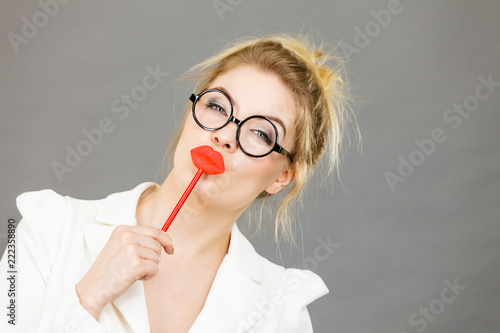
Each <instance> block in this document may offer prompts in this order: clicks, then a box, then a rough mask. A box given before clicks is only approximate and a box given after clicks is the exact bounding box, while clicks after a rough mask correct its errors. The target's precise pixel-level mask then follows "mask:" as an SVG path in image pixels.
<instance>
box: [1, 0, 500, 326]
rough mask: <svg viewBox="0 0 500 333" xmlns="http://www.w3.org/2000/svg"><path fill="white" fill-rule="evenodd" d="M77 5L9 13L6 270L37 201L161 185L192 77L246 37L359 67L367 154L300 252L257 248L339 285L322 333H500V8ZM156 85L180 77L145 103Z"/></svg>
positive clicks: (322, 194)
mask: <svg viewBox="0 0 500 333" xmlns="http://www.w3.org/2000/svg"><path fill="white" fill-rule="evenodd" d="M63 2H64V1H62V0H60V2H59V3H56V2H54V1H48V0H47V1H44V0H42V1H41V2H39V3H38V2H36V1H21V2H20V1H14V0H4V1H2V3H1V5H0V36H1V38H0V71H1V72H0V108H1V112H2V121H1V122H0V147H1V161H0V170H1V174H0V182H1V190H2V200H1V201H0V208H1V212H2V216H1V221H2V223H1V225H2V230H1V232H2V234H1V237H2V238H1V239H0V240H1V241H2V244H1V251H2V252H3V249H4V248H5V244H6V243H5V241H6V226H7V220H8V218H9V217H14V219H16V221H18V220H19V218H20V216H19V213H18V211H17V208H16V205H15V198H16V196H17V195H19V194H20V193H22V192H25V191H31V190H39V189H44V188H51V189H53V190H55V191H56V192H58V193H60V194H63V195H69V196H72V197H77V198H82V199H96V198H103V197H105V196H107V195H108V194H110V193H113V192H117V191H123V190H127V189H131V188H132V187H134V186H135V185H137V184H139V183H140V182H143V181H150V180H155V178H154V177H155V174H156V171H157V168H158V166H159V162H160V158H161V155H162V152H163V149H164V148H165V146H166V143H167V141H168V138H169V135H171V133H172V132H173V131H174V129H175V127H176V124H175V120H176V119H177V120H178V119H179V118H180V116H179V115H180V112H181V110H182V107H183V105H184V104H185V102H187V97H188V93H190V92H189V91H183V90H182V89H179V90H178V91H177V92H176V87H177V85H176V82H175V78H177V77H178V76H179V75H180V74H181V73H183V72H184V71H185V70H186V69H187V68H189V67H190V66H192V65H194V64H196V63H198V62H199V61H201V60H203V59H205V58H206V57H208V56H209V55H211V54H212V53H213V52H215V51H216V50H217V49H218V48H220V47H221V46H223V45H224V44H225V43H226V41H233V40H235V38H238V37H243V36H248V35H265V34H269V33H276V32H299V31H301V30H303V31H305V32H309V33H311V34H312V36H313V37H314V38H315V39H316V40H324V41H325V42H327V43H329V44H332V45H337V46H338V50H339V52H340V53H341V55H343V56H344V57H345V58H346V59H347V60H349V62H350V71H349V73H350V78H351V81H352V85H353V93H354V97H355V98H356V99H358V100H359V101H360V102H359V103H357V104H356V105H355V112H356V116H357V119H358V122H359V126H360V129H361V132H362V135H363V154H359V153H358V151H357V149H356V144H355V142H354V143H353V144H352V145H351V147H350V148H349V150H348V152H347V154H346V155H345V159H344V171H343V173H342V174H341V180H342V183H343V186H340V183H339V182H338V180H336V181H335V186H334V187H333V190H332V187H331V186H329V187H320V188H319V190H312V189H311V190H310V191H309V192H308V196H307V200H306V202H305V209H304V211H303V212H302V213H300V214H301V215H300V219H301V221H302V222H301V223H302V234H300V233H299V234H298V235H297V239H298V241H299V244H300V250H297V249H292V250H288V249H286V248H284V247H283V246H282V259H280V255H279V253H278V252H277V250H276V246H274V245H272V233H269V234H267V235H266V236H264V237H253V238H251V241H252V242H253V244H254V245H255V247H256V248H257V250H258V251H259V252H260V253H261V254H262V255H264V256H266V257H267V258H269V259H270V260H272V261H274V262H277V263H283V264H284V265H286V266H289V267H290V266H295V267H303V268H308V269H311V270H313V271H315V272H316V273H318V274H319V275H320V276H321V277H323V279H324V280H325V282H326V284H327V285H328V287H329V289H330V293H329V294H328V295H327V296H325V297H323V298H321V299H320V300H318V301H317V302H315V303H313V304H312V305H311V306H310V307H309V310H310V313H311V317H312V320H313V324H314V326H315V330H316V331H317V332H385V333H386V332H395V333H396V332H397V333H399V332H408V333H410V332H423V331H427V332H455V333H458V332H499V331H500V320H499V319H498V318H499V309H500V301H499V298H500V289H499V281H500V265H499V258H500V225H499V223H500V218H499V216H500V205H499V203H500V202H499V199H500V146H499V139H500V131H499V125H500V113H499V107H500V84H499V83H498V82H500V66H499V65H500V61H499V59H500V35H499V31H500V20H498V17H499V15H500V2H499V1H498V0H491V1H486V0H480V1H466V0H454V1H452V0H447V1H444V0H442V1H429V0H428V1H411V0H401V1H397V0H383V1H382V0H377V1H373V0H372V1H368V0H357V1H299V0H294V1H264V0H259V1H250V0H215V1H212V0H210V1H192V0H191V1H188V0H186V1H168V2H166V1H165V2H163V1H147V2H146V1H144V2H140V3H139V2H132V1H105V2H100V1H75V0H73V1H66V2H67V3H64V4H63ZM45 3H49V4H51V5H43V4H45ZM54 4H59V5H57V6H56V5H54ZM148 68H149V69H148ZM155 69H159V70H160V71H161V72H163V73H168V75H167V74H162V75H163V76H159V77H158V81H159V84H158V86H157V87H156V88H154V89H152V90H148V91H146V95H141V89H140V87H141V86H142V80H143V78H144V77H145V76H146V75H147V73H148V71H149V70H155ZM138 87H139V88H138ZM131 93H135V94H136V95H135V96H136V98H137V99H136V100H135V102H136V104H133V105H134V106H133V107H129V108H128V109H129V112H125V111H122V112H118V113H115V112H113V111H114V110H115V109H114V107H115V108H116V107H117V106H122V107H123V106H124V105H125V104H124V102H123V101H121V96H122V94H131ZM117 103H119V104H117ZM132 103H134V101H132ZM175 114H177V116H176V115H175ZM103 119H109V120H108V122H109V123H110V124H108V125H110V126H111V128H112V129H109V130H108V133H104V134H103V138H102V140H100V141H97V142H96V143H95V144H92V145H91V146H90V147H88V146H86V147H84V145H85V144H82V142H83V141H85V140H86V137H85V134H84V133H85V131H91V130H93V129H96V128H99V126H100V124H101V122H102V121H103ZM104 122H106V120H104ZM101 125H102V124H101ZM78 148H80V149H81V150H82V151H86V154H87V156H83V157H82V158H81V160H78V159H74V160H73V163H72V165H73V166H70V165H68V164H67V163H66V162H65V159H66V157H67V154H68V149H70V150H71V149H74V150H76V149H78ZM85 149H87V150H85ZM54 162H58V163H61V164H65V165H66V166H67V168H68V169H71V172H69V171H68V169H66V171H67V172H64V173H63V174H60V175H57V173H56V172H54V169H53V164H54ZM324 243H330V245H329V247H327V249H328V250H329V252H327V251H326V250H325V249H323V248H322V244H323V246H324ZM453 285H455V286H454V287H453ZM1 292H4V291H1Z"/></svg>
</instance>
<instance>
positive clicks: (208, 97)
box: [194, 91, 276, 156]
mask: <svg viewBox="0 0 500 333" xmlns="http://www.w3.org/2000/svg"><path fill="white" fill-rule="evenodd" d="M194 112H195V116H196V119H197V120H198V121H199V122H200V124H202V125H203V126H205V127H207V128H209V129H219V128H221V127H223V126H224V125H226V124H227V122H228V120H229V117H230V116H231V103H230V101H229V100H228V98H227V97H226V96H225V95H224V94H222V93H220V92H218V91H209V92H206V93H205V94H203V95H201V96H200V98H199V99H198V100H197V101H196V105H195V110H194ZM275 143H276V130H275V128H274V127H273V125H272V123H271V122H270V121H268V120H267V119H265V118H260V117H256V118H248V119H247V120H245V121H244V122H243V123H242V124H241V127H240V130H239V144H240V148H241V149H242V150H243V151H244V152H246V153H248V154H251V155H256V156H260V155H265V154H267V153H269V152H270V151H271V150H272V149H273V147H274V144H275Z"/></svg>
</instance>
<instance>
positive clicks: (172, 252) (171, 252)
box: [170, 245, 174, 255]
mask: <svg viewBox="0 0 500 333" xmlns="http://www.w3.org/2000/svg"><path fill="white" fill-rule="evenodd" d="M172 254H174V246H173V245H172V251H170V255H172Z"/></svg>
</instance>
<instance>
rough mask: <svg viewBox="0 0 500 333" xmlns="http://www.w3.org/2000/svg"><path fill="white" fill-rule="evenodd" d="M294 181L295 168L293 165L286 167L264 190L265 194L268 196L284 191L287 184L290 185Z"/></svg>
mask: <svg viewBox="0 0 500 333" xmlns="http://www.w3.org/2000/svg"><path fill="white" fill-rule="evenodd" d="M294 179H295V168H294V167H293V165H290V166H288V167H287V168H286V169H285V170H283V171H282V172H281V174H280V175H279V176H278V178H276V180H275V181H274V182H273V183H272V184H271V185H269V186H268V187H267V188H266V192H267V193H269V194H276V193H278V192H280V191H281V190H282V189H284V188H285V187H286V186H287V185H288V184H290V183H291V182H292V181H293V180H294Z"/></svg>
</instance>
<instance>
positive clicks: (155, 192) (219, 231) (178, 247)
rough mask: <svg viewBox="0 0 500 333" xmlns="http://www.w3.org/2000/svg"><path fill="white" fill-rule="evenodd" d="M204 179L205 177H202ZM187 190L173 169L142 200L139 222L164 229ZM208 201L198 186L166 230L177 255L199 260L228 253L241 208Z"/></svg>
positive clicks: (139, 209) (138, 213) (140, 201)
mask: <svg viewBox="0 0 500 333" xmlns="http://www.w3.org/2000/svg"><path fill="white" fill-rule="evenodd" d="M202 181H203V177H202V179H200V182H202ZM184 190H185V188H182V187H181V186H180V184H178V182H177V181H176V177H175V173H174V171H172V172H171V173H170V174H169V176H168V177H167V179H165V181H164V182H163V184H162V185H161V186H157V187H156V188H152V189H151V190H150V191H148V192H146V193H145V194H144V195H143V196H142V197H141V198H140V199H139V203H138V205H137V213H136V218H137V221H138V224H139V225H149V226H154V227H157V228H159V229H161V228H162V227H163V224H164V223H165V221H166V220H167V218H168V217H169V216H170V213H171V212H172V210H173V208H174V207H175V205H176V204H177V202H178V200H179V198H180V197H181V195H182V193H183V192H184ZM206 200H207V199H206V197H203V196H202V195H201V194H200V193H198V192H197V191H196V187H195V188H194V189H193V192H192V193H191V195H190V196H189V198H188V199H187V200H186V202H185V203H184V205H183V206H182V208H181V209H180V211H179V213H178V214H177V216H176V217H175V219H174V221H173V222H172V224H171V225H170V227H169V229H168V230H167V233H168V234H169V236H170V237H171V238H172V242H173V244H174V247H175V255H177V256H181V255H182V257H184V258H186V259H189V258H193V259H194V258H197V259H199V258H208V257H212V256H224V255H225V254H226V253H227V251H228V248H229V241H230V235H231V228H232V227H233V225H234V223H235V222H236V220H237V219H238V217H239V215H240V214H241V212H242V211H240V212H228V211H227V210H224V209H220V208H217V207H214V206H213V205H211V204H210V203H209V202H206ZM221 212H224V213H221Z"/></svg>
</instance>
